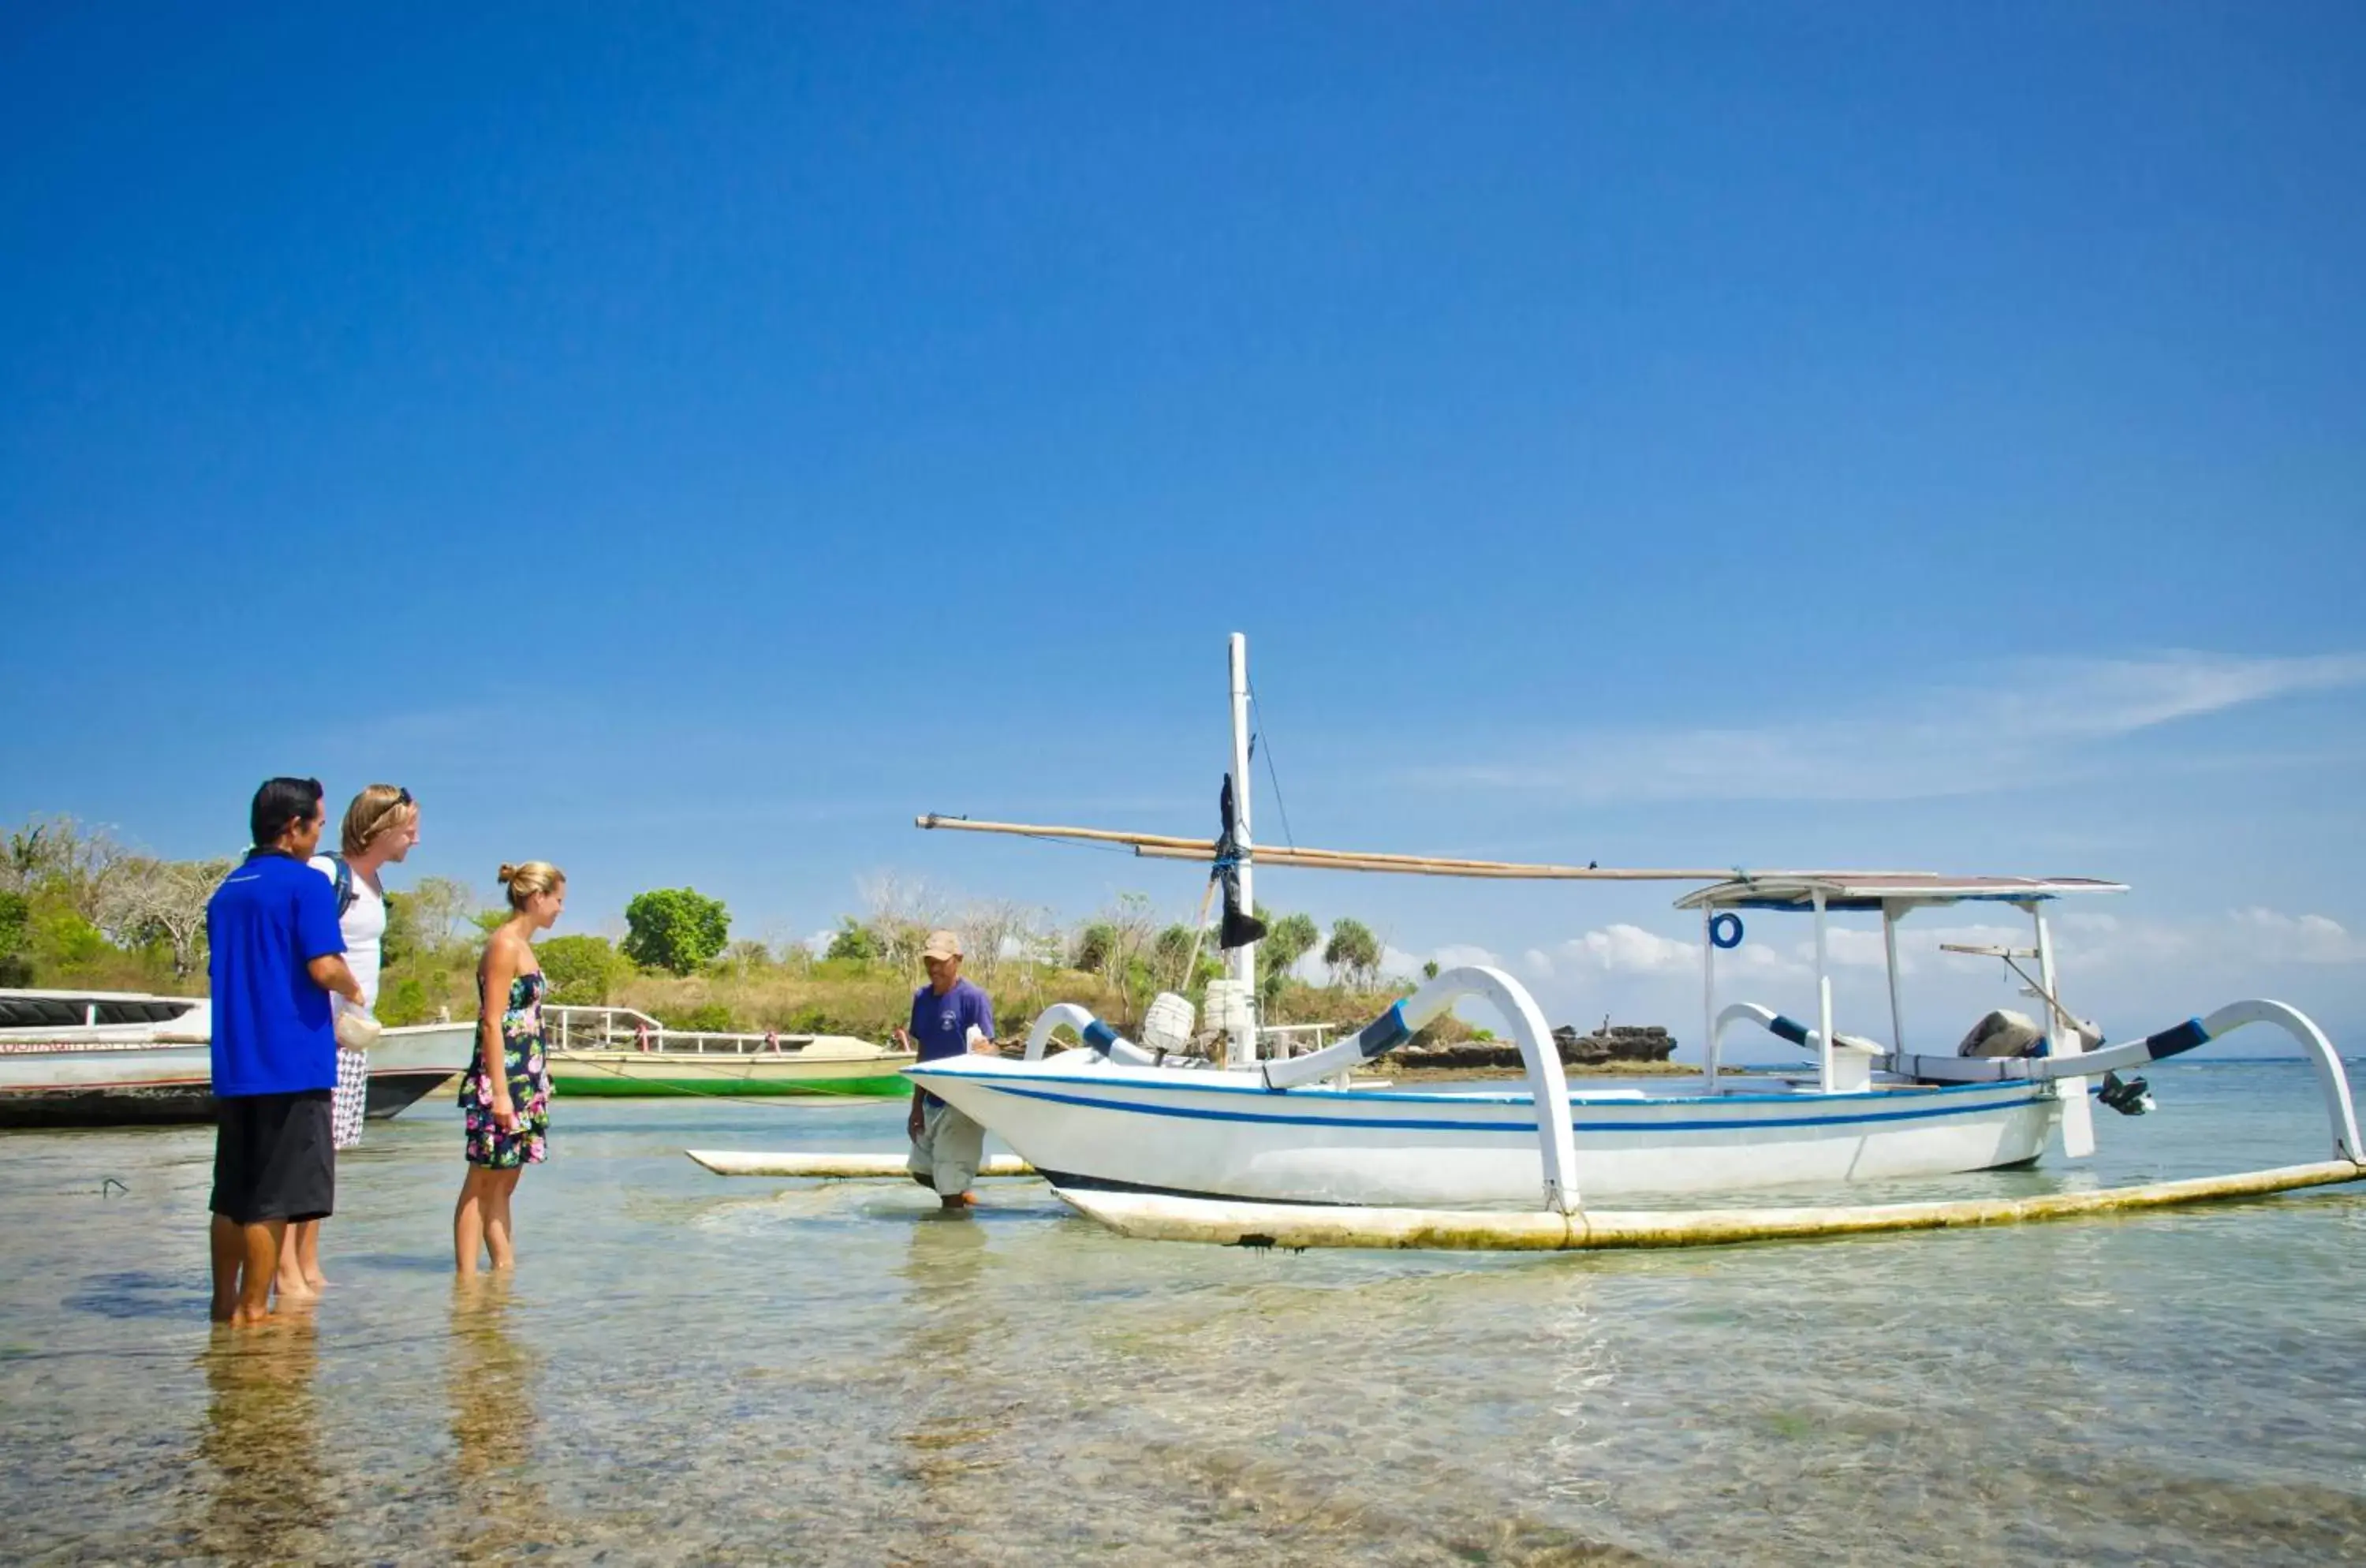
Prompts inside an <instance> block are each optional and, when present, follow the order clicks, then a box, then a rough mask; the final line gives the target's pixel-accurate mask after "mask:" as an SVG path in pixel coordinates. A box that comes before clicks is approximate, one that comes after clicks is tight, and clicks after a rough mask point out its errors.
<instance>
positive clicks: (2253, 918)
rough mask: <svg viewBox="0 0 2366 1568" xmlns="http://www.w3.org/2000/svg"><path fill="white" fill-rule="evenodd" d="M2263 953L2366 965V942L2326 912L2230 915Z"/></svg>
mask: <svg viewBox="0 0 2366 1568" xmlns="http://www.w3.org/2000/svg"><path fill="white" fill-rule="evenodd" d="M2228 919H2230V920H2232V921H2233V923H2234V925H2235V927H2236V930H2237V931H2240V932H2241V933H2242V934H2243V935H2244V936H2246V937H2248V938H2249V939H2250V941H2251V942H2254V943H2256V944H2257V945H2256V951H2257V952H2259V953H2260V954H2261V955H2262V956H2270V955H2271V956H2273V957H2275V958H2279V959H2282V960H2283V961H2285V962H2287V963H2293V964H2366V942H2360V940H2359V939H2358V938H2356V937H2354V936H2352V935H2350V934H2349V931H2346V930H2344V929H2343V927H2342V925H2341V922H2340V921H2338V920H2335V919H2328V918H2327V917H2326V916H2324V915H2282V914H2278V913H2277V912H2276V911H2275V910H2273V909H2257V908H2254V909H2237V910H2236V911H2235V912H2234V913H2233V914H2232V915H2231V916H2229V917H2228Z"/></svg>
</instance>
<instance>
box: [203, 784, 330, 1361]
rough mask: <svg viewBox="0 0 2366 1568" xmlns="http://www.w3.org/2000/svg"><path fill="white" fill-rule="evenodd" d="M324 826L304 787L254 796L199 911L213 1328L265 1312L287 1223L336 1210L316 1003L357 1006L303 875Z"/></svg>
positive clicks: (317, 880)
mask: <svg viewBox="0 0 2366 1568" xmlns="http://www.w3.org/2000/svg"><path fill="white" fill-rule="evenodd" d="M324 820H325V818H323V816H322V813H321V784H320V781H319V780H317V779H284V778H283V779H271V780H268V781H266V782H265V784H264V785H263V787H262V788H261V789H259V790H257V791H255V792H254V805H253V807H250V808H249V812H248V821H249V825H250V826H251V828H252V829H253V830H254V848H253V849H251V850H249V851H248V852H247V853H246V863H244V864H242V865H241V866H240V867H239V868H238V869H237V870H236V871H233V872H231V874H230V875H229V876H228V877H226V878H224V879H223V882H222V885H221V886H220V887H218V888H216V889H215V890H214V896H213V897H212V898H211V899H210V900H208V903H207V905H206V940H207V942H208V946H209V947H210V949H211V954H210V957H209V958H208V971H209V974H210V976H211V978H212V981H213V1087H214V1102H215V1107H216V1114H217V1118H218V1126H217V1129H216V1132H215V1134H214V1189H213V1197H212V1199H211V1200H210V1201H208V1204H207V1207H208V1208H209V1209H210V1210H211V1211H212V1212H213V1229H212V1233H211V1241H212V1252H213V1280H214V1300H213V1318H214V1321H215V1322H216V1323H227V1324H230V1325H232V1326H233V1327H243V1326H245V1325H250V1324H256V1323H260V1322H262V1321H263V1320H264V1319H265V1317H267V1316H268V1315H269V1314H270V1311H271V1285H272V1281H273V1280H274V1279H275V1278H276V1276H277V1274H278V1272H279V1246H280V1241H281V1238H282V1237H283V1236H284V1235H285V1234H286V1232H287V1224H288V1222H289V1221H291V1220H317V1219H322V1218H325V1217H327V1215H328V1214H329V1213H330V1212H331V1211H332V1209H333V1208H334V1207H335V1206H336V1165H335V1156H334V1153H333V1141H334V1140H333V1135H332V1132H331V1129H330V1097H331V1091H332V1090H333V1089H335V1088H336V1084H337V1042H336V1034H335V1032H334V1029H333V1028H332V1023H331V1021H330V1014H329V993H330V992H332V991H334V992H335V993H337V994H338V995H339V996H342V997H344V998H345V999H346V1000H348V1001H350V1002H352V1003H353V1004H354V1005H355V1006H356V1007H358V1006H360V1005H361V987H359V986H358V985H356V984H355V982H354V976H353V974H352V972H351V971H349V970H348V969H347V968H346V967H345V961H344V956H343V955H344V951H345V939H344V933H343V932H341V931H339V930H338V928H337V897H336V894H335V893H334V892H333V891H332V889H331V887H330V886H329V879H328V878H327V877H325V876H322V875H321V874H320V873H319V872H317V871H314V870H313V869H312V867H311V865H310V861H311V858H312V852H313V851H314V850H315V849H317V848H318V847H319V846H320V842H321V825H322V823H323V821H324Z"/></svg>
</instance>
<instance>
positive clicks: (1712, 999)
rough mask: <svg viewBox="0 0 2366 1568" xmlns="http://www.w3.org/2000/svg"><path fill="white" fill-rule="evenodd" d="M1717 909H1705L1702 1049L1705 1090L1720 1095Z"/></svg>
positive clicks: (1702, 948)
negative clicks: (1705, 1064)
mask: <svg viewBox="0 0 2366 1568" xmlns="http://www.w3.org/2000/svg"><path fill="white" fill-rule="evenodd" d="M1716 920H1717V906H1716V905H1714V904H1704V905H1702V906H1701V1050H1702V1052H1703V1054H1704V1055H1707V1058H1708V1068H1707V1071H1706V1072H1705V1073H1704V1074H1703V1075H1702V1089H1703V1092H1705V1093H1707V1094H1715V1093H1716V1092H1717V1045H1718V1028H1717V926H1716V923H1715V922H1716Z"/></svg>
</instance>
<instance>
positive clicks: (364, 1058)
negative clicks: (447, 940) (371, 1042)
mask: <svg viewBox="0 0 2366 1568" xmlns="http://www.w3.org/2000/svg"><path fill="white" fill-rule="evenodd" d="M417 842H419V804H418V802H416V801H414V800H413V799H411V792H410V791H409V790H407V789H403V788H400V787H399V786H398V785H395V784H372V785H370V786H369V787H368V788H367V789H366V790H364V791H362V792H361V794H359V795H355V796H354V799H353V804H352V805H350V806H348V807H345V820H344V826H343V827H342V828H341V829H339V830H338V847H339V849H340V850H342V851H343V853H341V854H335V855H314V856H313V857H312V869H313V870H314V871H317V872H319V873H320V874H321V875H323V876H325V877H327V878H328V879H329V886H330V889H331V890H332V893H333V894H334V896H335V897H336V900H337V926H338V929H339V930H340V931H342V932H343V933H344V939H345V967H346V968H347V969H349V970H351V971H352V972H353V976H354V983H355V985H356V986H358V987H361V993H362V995H361V1001H360V1003H359V1005H358V1006H356V1005H355V1003H352V1002H349V1001H347V1000H345V998H343V997H332V998H330V1002H329V1006H330V1009H331V1021H332V1026H333V1027H334V1028H335V1030H336V1032H337V1088H336V1093H335V1095H334V1097H333V1098H332V1100H331V1101H330V1107H329V1122H330V1131H331V1134H332V1138H333V1141H334V1144H335V1146H336V1147H338V1148H340V1149H349V1148H352V1147H353V1146H354V1145H355V1144H357V1143H359V1142H361V1136H362V1117H363V1115H364V1114H365V1113H366V1111H367V1110H368V1107H369V1053H368V1051H367V1050H366V1049H363V1048H361V1047H358V1046H355V1045H354V1044H351V1043H348V1038H349V1036H350V1035H352V1034H353V1033H355V1032H358V1031H355V1029H354V1028H353V1026H352V1025H351V1024H349V1023H348V1022H347V1021H346V1019H347V1017H348V1015H357V1016H359V1017H361V1018H365V1019H370V1020H371V1021H373V1022H374V1021H376V1019H375V1013H376V1010H377V976H378V964H379V959H380V954H381V953H382V951H383V949H384V945H385V942H386V888H385V886H384V885H383V884H381V883H380V882H379V881H378V872H379V870H380V868H381V867H384V866H389V865H397V864H400V863H401V861H402V858H403V857H404V856H405V855H408V854H409V853H410V852H411V846H412V845H413V844H415V843H417ZM328 1282H329V1280H328V1277H327V1276H326V1275H324V1274H323V1273H321V1222H320V1221H318V1220H299V1221H297V1222H296V1223H294V1224H290V1225H289V1226H288V1227H287V1240H286V1241H285V1242H284V1243H283V1244H282V1245H281V1247H280V1249H279V1293H280V1294H281V1295H282V1296H294V1297H303V1296H310V1295H317V1294H319V1293H320V1291H321V1287H322V1286H324V1285H326V1284H327V1283H328Z"/></svg>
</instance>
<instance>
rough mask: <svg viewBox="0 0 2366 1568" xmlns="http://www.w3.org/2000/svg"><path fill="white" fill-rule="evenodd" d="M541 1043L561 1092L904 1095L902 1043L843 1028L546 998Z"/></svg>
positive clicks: (909, 1059)
mask: <svg viewBox="0 0 2366 1568" xmlns="http://www.w3.org/2000/svg"><path fill="white" fill-rule="evenodd" d="M542 1023H543V1053H544V1056H545V1059H546V1061H548V1063H549V1064H550V1086H551V1089H552V1090H553V1092H555V1093H557V1094H558V1095H559V1096H560V1097H562V1098H565V1097H568V1096H573V1095H597V1096H604V1097H608V1098H615V1099H635V1100H645V1099H656V1098H663V1097H667V1096H672V1095H690V1096H700V1095H705V1096H715V1097H720V1098H724V1099H733V1100H736V1099H739V1098H742V1097H745V1096H762V1097H766V1098H770V1097H772V1096H776V1095H805V1094H838V1095H877V1096H883V1097H895V1096H904V1095H908V1094H910V1093H911V1092H912V1086H911V1085H910V1084H909V1083H907V1082H906V1081H905V1079H904V1077H903V1069H904V1068H906V1067H907V1066H911V1065H912V1063H913V1062H914V1061H915V1060H916V1059H917V1058H916V1057H915V1056H914V1055H913V1053H911V1052H909V1051H897V1050H895V1049H892V1048H890V1047H888V1046H884V1045H874V1044H873V1043H871V1042H870V1041H867V1040H858V1039H856V1038H855V1037H854V1036H852V1035H851V1034H782V1033H779V1032H772V1033H768V1034H738V1033H731V1032H718V1031H712V1030H696V1029H669V1028H667V1027H666V1026H665V1025H664V1024H662V1023H659V1021H657V1020H656V1019H654V1018H651V1017H650V1016H649V1015H648V1014H647V1013H645V1012H636V1011H635V1010H632V1009H630V1008H609V1007H578V1006H572V1005H564V1004H562V1005H548V1004H546V1005H545V1006H544V1008H543V1010H542Z"/></svg>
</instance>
